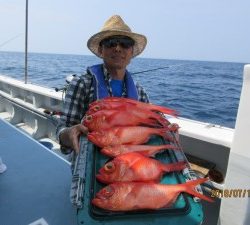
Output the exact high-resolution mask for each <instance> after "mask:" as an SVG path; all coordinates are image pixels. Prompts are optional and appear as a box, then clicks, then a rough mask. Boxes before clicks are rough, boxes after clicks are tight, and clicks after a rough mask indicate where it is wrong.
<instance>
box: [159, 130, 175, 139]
mask: <svg viewBox="0 0 250 225" xmlns="http://www.w3.org/2000/svg"><path fill="white" fill-rule="evenodd" d="M168 131H169V130H168V128H162V129H161V130H160V131H159V135H161V136H162V137H163V138H164V139H165V140H167V141H170V142H174V141H175V140H174V138H173V137H172V135H170V134H168V133H169V132H168Z"/></svg>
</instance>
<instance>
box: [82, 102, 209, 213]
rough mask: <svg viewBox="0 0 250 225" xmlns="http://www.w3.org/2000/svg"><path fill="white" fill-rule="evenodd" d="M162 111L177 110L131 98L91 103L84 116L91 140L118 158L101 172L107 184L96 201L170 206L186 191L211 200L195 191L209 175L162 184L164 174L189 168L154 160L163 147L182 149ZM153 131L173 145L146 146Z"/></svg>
mask: <svg viewBox="0 0 250 225" xmlns="http://www.w3.org/2000/svg"><path fill="white" fill-rule="evenodd" d="M162 113H166V114H170V115H174V116H175V115H176V114H177V113H176V111H175V110H172V109H169V108H165V107H161V106H157V105H152V104H147V103H142V102H138V101H134V100H131V99H127V98H116V97H108V98H105V99H102V100H98V101H96V102H93V103H92V104H91V105H90V107H89V110H88V112H87V113H86V115H85V117H84V118H83V124H84V125H85V126H86V127H88V129H89V131H90V132H89V134H88V139H89V140H90V141H91V142H92V143H94V144H95V145H97V146H98V147H100V148H101V150H100V151H101V153H102V154H104V155H107V156H109V157H111V158H113V159H112V160H110V161H108V162H107V163H106V164H105V165H103V167H102V168H101V169H100V170H99V174H96V178H97V180H98V181H100V182H102V183H104V184H108V186H106V187H104V188H103V189H101V190H100V191H99V192H98V193H97V194H96V196H95V198H94V199H93V200H92V204H94V205H95V206H97V207H99V208H102V209H107V210H111V211H132V210H142V209H159V208H167V207H170V206H171V205H173V204H174V202H175V201H176V199H177V197H178V195H179V194H180V193H181V192H187V193H189V194H191V195H194V196H196V197H199V198H201V199H204V200H207V201H210V202H211V201H212V200H211V199H210V198H208V197H206V196H204V195H202V194H200V193H198V192H196V191H195V186H196V185H198V184H201V183H203V182H205V181H206V179H197V180H195V181H190V182H187V183H184V184H175V185H166V184H160V181H161V178H162V176H163V174H164V173H169V172H173V171H180V170H183V169H184V168H185V167H186V163H185V162H177V163H171V164H165V163H162V162H160V161H159V160H156V159H154V158H152V157H154V156H155V154H157V153H158V152H160V151H162V150H166V149H168V150H177V151H178V148H177V147H176V146H175V145H172V144H171V143H173V142H174V141H175V140H174V139H173V136H172V135H171V132H178V126H177V125H176V124H171V123H170V122H169V121H168V120H167V119H166V118H164V117H163V116H162ZM152 135H159V136H161V137H163V138H164V139H165V140H167V141H168V142H169V143H170V144H164V145H157V146H152V145H146V144H145V143H147V142H148V140H149V139H150V137H151V136H152ZM152 203H153V204H152Z"/></svg>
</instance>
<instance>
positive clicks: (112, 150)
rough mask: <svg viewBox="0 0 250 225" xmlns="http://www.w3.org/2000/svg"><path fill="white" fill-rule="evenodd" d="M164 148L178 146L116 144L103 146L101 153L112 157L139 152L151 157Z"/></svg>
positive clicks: (174, 148)
mask: <svg viewBox="0 0 250 225" xmlns="http://www.w3.org/2000/svg"><path fill="white" fill-rule="evenodd" d="M164 149H173V150H176V149H178V147H176V146H174V145H115V146H107V147H104V148H102V149H101V153H102V154H104V155H106V156H109V157H112V158H113V157H116V156H118V155H121V154H124V153H129V152H138V153H140V154H142V155H144V156H148V157H149V156H155V154H156V153H158V152H159V151H161V150H164Z"/></svg>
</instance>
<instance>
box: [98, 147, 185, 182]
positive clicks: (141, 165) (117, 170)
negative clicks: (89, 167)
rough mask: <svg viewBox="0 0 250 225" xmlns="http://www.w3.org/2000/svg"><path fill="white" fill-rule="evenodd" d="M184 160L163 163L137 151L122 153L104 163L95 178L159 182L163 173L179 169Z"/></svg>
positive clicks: (106, 180)
mask: <svg viewBox="0 0 250 225" xmlns="http://www.w3.org/2000/svg"><path fill="white" fill-rule="evenodd" d="M185 167H186V163H185V162H178V163H171V164H164V163H162V162H160V161H158V160H155V159H152V158H148V157H146V156H143V155H142V154H140V153H137V152H130V153H126V154H122V155H119V156H117V157H116V158H114V159H113V160H112V161H110V162H108V163H106V164H105V165H104V166H103V167H102V168H101V169H100V170H99V174H97V175H96V178H97V179H98V180H99V181H100V182H102V183H105V184H110V183H113V182H118V181H154V182H159V181H160V179H161V177H162V175H163V174H164V173H168V172H173V171H180V170H183V169H184V168H185Z"/></svg>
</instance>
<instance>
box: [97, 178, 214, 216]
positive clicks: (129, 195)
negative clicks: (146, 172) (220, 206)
mask: <svg viewBox="0 0 250 225" xmlns="http://www.w3.org/2000/svg"><path fill="white" fill-rule="evenodd" d="M205 181H207V179H206V178H201V179H197V180H194V181H189V182H187V183H184V184H170V185H166V184H157V183H151V182H117V183H113V184H110V185H108V186H106V187H105V188H103V189H101V190H100V191H99V192H98V193H97V194H96V197H95V198H94V199H93V200H92V204H94V205H95V206H97V207H99V208H102V209H107V210H110V211H133V210H142V209H144V210H145V209H151V210H156V209H160V208H168V207H171V206H172V205H173V204H174V203H175V201H176V199H177V197H178V196H179V194H180V193H181V192H186V193H189V194H190V195H194V196H196V197H198V198H201V199H203V200H206V201H208V202H213V200H212V199H211V198H209V197H207V196H205V195H202V194H200V193H198V192H196V191H195V190H194V188H195V186H196V185H198V184H201V183H203V182H205Z"/></svg>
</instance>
